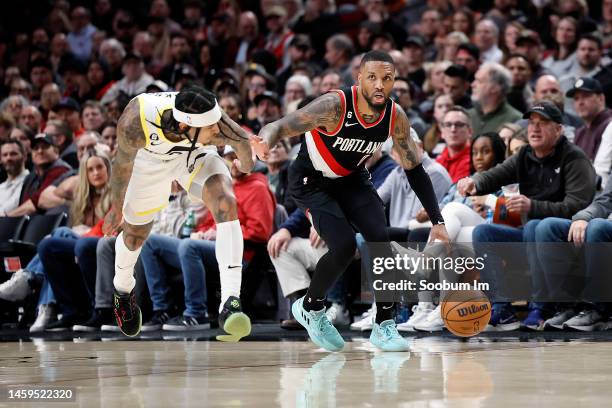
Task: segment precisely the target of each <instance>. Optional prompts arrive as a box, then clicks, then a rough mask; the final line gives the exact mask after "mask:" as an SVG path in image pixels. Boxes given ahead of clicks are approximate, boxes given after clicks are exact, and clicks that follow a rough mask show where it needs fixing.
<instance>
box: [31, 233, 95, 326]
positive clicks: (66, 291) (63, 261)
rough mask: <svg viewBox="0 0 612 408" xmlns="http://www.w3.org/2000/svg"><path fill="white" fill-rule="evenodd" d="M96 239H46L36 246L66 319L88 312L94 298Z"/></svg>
mask: <svg viewBox="0 0 612 408" xmlns="http://www.w3.org/2000/svg"><path fill="white" fill-rule="evenodd" d="M98 240H99V238H94V237H85V238H78V239H73V238H54V237H50V238H46V239H44V240H43V241H41V242H40V244H39V245H38V255H39V256H40V260H41V262H42V264H43V266H44V268H45V272H46V274H47V278H48V279H49V284H50V285H51V288H52V289H53V293H54V294H55V298H56V299H57V302H58V303H59V305H60V307H61V309H62V312H63V314H64V315H66V316H70V315H76V314H79V315H86V314H89V313H90V312H91V309H92V307H93V301H94V297H95V282H96V256H95V254H96V245H97V244H98ZM75 258H76V259H75ZM77 263H78V264H77Z"/></svg>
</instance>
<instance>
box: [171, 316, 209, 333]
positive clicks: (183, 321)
mask: <svg viewBox="0 0 612 408" xmlns="http://www.w3.org/2000/svg"><path fill="white" fill-rule="evenodd" d="M206 329H210V321H209V320H208V317H206V316H200V317H193V316H176V317H174V318H172V319H170V320H168V321H167V322H166V323H164V325H163V326H162V330H166V331H190V330H206Z"/></svg>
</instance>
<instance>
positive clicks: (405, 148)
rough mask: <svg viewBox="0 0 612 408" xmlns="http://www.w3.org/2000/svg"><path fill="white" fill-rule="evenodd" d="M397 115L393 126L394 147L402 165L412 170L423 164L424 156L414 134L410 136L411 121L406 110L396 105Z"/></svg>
mask: <svg viewBox="0 0 612 408" xmlns="http://www.w3.org/2000/svg"><path fill="white" fill-rule="evenodd" d="M395 109H396V117H395V126H394V127H393V133H392V135H391V136H392V137H393V148H394V149H395V151H396V152H397V154H398V155H399V157H400V163H399V164H400V165H401V166H402V168H403V169H405V170H411V169H413V168H415V167H416V166H418V165H419V164H421V162H422V161H423V157H422V155H421V152H420V150H419V149H418V147H417V145H416V143H415V142H414V140H412V136H410V122H409V120H408V116H406V113H405V112H404V110H403V109H402V108H401V107H400V106H399V105H397V104H396V105H395Z"/></svg>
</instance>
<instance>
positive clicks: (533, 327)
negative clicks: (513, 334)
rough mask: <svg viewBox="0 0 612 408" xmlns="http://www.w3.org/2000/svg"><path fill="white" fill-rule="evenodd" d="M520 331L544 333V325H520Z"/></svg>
mask: <svg viewBox="0 0 612 408" xmlns="http://www.w3.org/2000/svg"><path fill="white" fill-rule="evenodd" d="M521 329H523V330H526V331H544V324H539V325H537V326H536V325H533V324H529V325H527V324H522V325H521Z"/></svg>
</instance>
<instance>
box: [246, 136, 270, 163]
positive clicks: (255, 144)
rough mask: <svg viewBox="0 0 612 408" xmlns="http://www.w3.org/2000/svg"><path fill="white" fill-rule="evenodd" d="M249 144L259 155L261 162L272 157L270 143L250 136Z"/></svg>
mask: <svg viewBox="0 0 612 408" xmlns="http://www.w3.org/2000/svg"><path fill="white" fill-rule="evenodd" d="M249 143H250V144H251V148H252V149H253V151H254V152H255V153H256V154H257V157H259V159H260V160H263V161H266V160H268V156H270V147H269V146H268V143H266V141H265V140H263V138H261V137H259V136H255V135H250V136H249Z"/></svg>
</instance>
